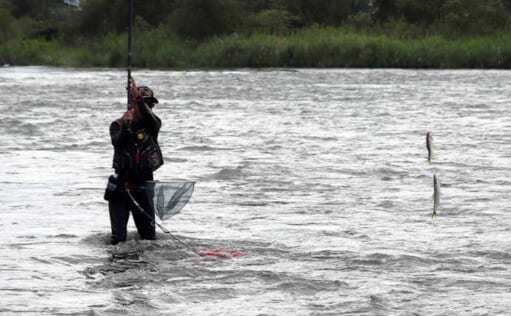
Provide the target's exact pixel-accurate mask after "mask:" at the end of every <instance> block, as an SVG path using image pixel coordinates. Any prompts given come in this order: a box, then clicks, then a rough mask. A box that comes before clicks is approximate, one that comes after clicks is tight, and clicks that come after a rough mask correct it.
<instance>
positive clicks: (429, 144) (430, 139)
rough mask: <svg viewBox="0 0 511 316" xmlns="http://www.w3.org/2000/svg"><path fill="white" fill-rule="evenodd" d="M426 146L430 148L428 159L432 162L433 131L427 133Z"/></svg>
mask: <svg viewBox="0 0 511 316" xmlns="http://www.w3.org/2000/svg"><path fill="white" fill-rule="evenodd" d="M426 148H427V149H428V161H429V162H431V158H432V157H433V135H432V134H431V132H427V133H426Z"/></svg>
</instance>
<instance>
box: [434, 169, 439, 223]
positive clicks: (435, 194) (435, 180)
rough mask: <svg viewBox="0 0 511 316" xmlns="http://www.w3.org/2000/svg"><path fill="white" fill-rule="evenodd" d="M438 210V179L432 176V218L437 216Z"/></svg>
mask: <svg viewBox="0 0 511 316" xmlns="http://www.w3.org/2000/svg"><path fill="white" fill-rule="evenodd" d="M439 208H440V179H439V178H438V177H437V176H436V174H434V175H433V217H435V216H436V215H437V211H438V209H439Z"/></svg>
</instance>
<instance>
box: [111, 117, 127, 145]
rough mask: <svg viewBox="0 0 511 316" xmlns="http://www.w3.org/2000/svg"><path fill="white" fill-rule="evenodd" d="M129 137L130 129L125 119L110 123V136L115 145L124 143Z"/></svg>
mask: <svg viewBox="0 0 511 316" xmlns="http://www.w3.org/2000/svg"><path fill="white" fill-rule="evenodd" d="M128 137H129V131H128V128H127V125H126V124H125V121H124V120H117V121H115V122H112V124H110V138H111V139H112V145H114V146H115V147H117V146H122V145H124V144H125V143H126V142H127V140H128Z"/></svg>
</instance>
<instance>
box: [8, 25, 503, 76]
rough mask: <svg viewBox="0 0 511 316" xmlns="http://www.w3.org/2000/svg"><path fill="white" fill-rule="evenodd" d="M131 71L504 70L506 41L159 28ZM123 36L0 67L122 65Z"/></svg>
mask: <svg viewBox="0 0 511 316" xmlns="http://www.w3.org/2000/svg"><path fill="white" fill-rule="evenodd" d="M135 43H136V45H135V48H134V50H135V51H134V56H135V59H134V60H135V65H136V66H138V67H147V68H179V69H182V68H236V67H254V68H261V67H359V68H360V67H364V68H500V69H508V68H510V67H511V34H509V33H502V34H494V35H488V36H480V37H463V38H451V37H447V36H442V35H434V36H427V37H422V38H402V37H397V36H393V35H388V34H381V33H376V32H372V33H371V32H361V31H354V30H352V29H348V28H318V27H315V28H310V29H305V30H302V31H300V32H296V33H293V34H290V35H287V36H277V35H269V34H252V35H229V36H225V37H219V38H213V39H210V40H208V41H205V42H202V43H197V42H186V41H183V40H181V39H179V38H178V37H176V36H175V35H173V34H169V33H167V32H165V31H164V30H162V29H155V30H151V31H146V32H144V33H137V34H135ZM126 46H127V38H126V35H116V34H107V35H105V36H103V37H102V38H101V39H96V40H95V41H91V40H89V41H85V40H82V41H81V42H79V43H75V44H74V45H73V46H69V45H64V44H63V43H62V42H59V41H53V42H46V41H43V40H36V39H28V40H11V41H9V42H7V43H3V44H0V63H2V64H11V65H35V64H37V65H53V66H74V67H90V66H99V67H121V66H124V65H126Z"/></svg>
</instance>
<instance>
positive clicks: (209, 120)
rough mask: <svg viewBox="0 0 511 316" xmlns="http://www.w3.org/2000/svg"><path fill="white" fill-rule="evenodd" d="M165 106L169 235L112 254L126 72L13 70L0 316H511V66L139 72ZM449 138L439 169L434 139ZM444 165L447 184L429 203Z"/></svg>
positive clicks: (0, 182) (4, 159) (1, 143)
mask: <svg viewBox="0 0 511 316" xmlns="http://www.w3.org/2000/svg"><path fill="white" fill-rule="evenodd" d="M134 76H135V78H136V79H137V80H138V83H139V84H145V85H148V86H150V87H152V88H153V90H154V91H155V96H156V97H157V98H158V99H159V100H160V104H159V105H158V106H157V107H156V109H155V111H156V113H157V114H158V115H159V116H160V117H161V118H162V120H163V127H162V131H161V134H160V138H159V139H160V142H161V145H162V151H163V155H164V157H165V165H164V166H163V167H162V168H161V169H160V170H158V171H157V172H156V177H157V178H158V179H159V180H162V181H172V180H190V181H196V182H197V184H196V187H195V193H194V196H193V198H192V201H191V203H190V204H189V205H188V206H186V207H185V208H184V209H183V210H182V212H181V214H179V215H177V216H175V217H173V218H171V219H170V220H168V221H166V222H165V223H164V224H165V226H166V227H167V228H169V229H170V230H171V231H172V232H173V233H174V234H175V235H176V236H177V237H178V238H180V239H181V240H182V241H184V242H185V243H187V244H188V245H190V247H192V248H193V249H194V250H197V251H201V250H203V249H225V250H226V251H236V252H239V253H241V254H242V255H240V256H236V257H234V258H215V257H199V256H196V255H195V254H194V253H193V252H192V251H190V250H189V249H187V248H185V247H184V246H182V245H180V244H179V243H177V242H175V241H174V240H173V239H171V238H169V237H167V236H166V235H164V234H161V233H160V234H159V237H160V240H158V241H156V242H150V241H139V240H138V239H137V236H136V233H134V232H135V228H134V226H133V223H132V222H131V221H130V224H129V229H130V231H131V232H132V233H131V234H130V236H129V237H128V239H129V241H128V242H127V243H126V244H123V245H121V246H110V245H107V241H108V239H109V229H110V224H109V219H108V210H107V205H106V203H105V201H103V200H102V197H103V192H104V188H105V185H106V181H107V178H108V176H109V175H110V174H111V172H112V169H111V158H112V146H111V144H110V139H109V134H108V126H109V123H110V122H111V121H112V120H114V119H116V118H118V117H120V115H121V114H122V112H123V111H124V110H125V100H126V97H125V87H124V84H125V73H124V72H123V71H122V70H101V69H98V70H75V69H55V68H40V67H25V68H17V67H4V68H0V89H1V91H3V92H4V93H3V95H2V100H1V101H0V132H1V134H0V135H1V138H0V165H1V166H2V167H1V168H0V201H1V205H2V206H1V209H0V214H1V216H0V249H1V253H2V255H1V256H0V271H1V273H0V313H1V314H5V315H10V314H12V315H16V314H24V315H124V314H130V315H149V314H150V315H177V314H179V315H340V314H349V315H411V314H415V315H482V314H489V315H496V314H507V313H508V312H509V310H511V292H510V291H509V288H510V287H511V244H510V240H511V213H510V212H509V210H510V205H511V203H510V196H511V122H510V119H509V118H510V117H511V107H510V106H509V103H510V102H511V72H509V71H419V70H417V71H416V70H409V71H404V70H298V71H280V70H271V71H251V70H239V71H182V72H174V71H136V72H135V73H134ZM427 131H431V132H432V133H433V135H434V139H435V144H434V146H435V151H434V156H433V158H432V162H431V163H428V152H427V149H426V146H425V143H424V137H425V135H426V132H427ZM433 174H437V175H438V177H439V178H440V179H441V183H442V188H441V189H442V195H441V201H440V202H441V203H440V207H439V208H438V210H437V216H436V217H432V216H431V214H432V212H433V198H432V194H433V185H432V184H433Z"/></svg>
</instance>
